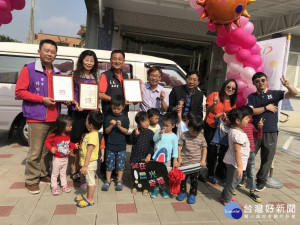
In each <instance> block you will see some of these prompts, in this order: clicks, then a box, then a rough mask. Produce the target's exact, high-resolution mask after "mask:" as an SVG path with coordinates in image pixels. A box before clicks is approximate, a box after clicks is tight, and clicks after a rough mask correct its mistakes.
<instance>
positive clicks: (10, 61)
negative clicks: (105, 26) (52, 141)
mask: <svg viewBox="0 0 300 225" xmlns="http://www.w3.org/2000/svg"><path fill="white" fill-rule="evenodd" d="M38 48H39V46H38V45H32V44H22V43H13V42H0V130H4V131H9V136H10V135H11V134H12V131H13V130H14V129H16V130H17V134H18V138H19V142H20V143H21V144H27V138H28V134H27V126H26V119H25V118H24V117H23V114H22V107H21V105H22V100H16V99H15V86H16V81H17V79H18V76H19V72H20V70H21V69H22V67H23V66H24V65H25V64H27V63H30V62H33V61H35V60H36V59H38V58H39V55H38V54H37V51H38ZM84 50H85V49H82V48H72V47H61V46H58V52H57V57H56V60H55V61H54V65H55V66H56V67H57V68H59V69H60V70H61V72H62V73H63V74H69V73H70V72H71V71H73V70H74V69H75V67H76V63H77V57H78V56H79V55H80V53H81V52H82V51H84ZM92 50H93V51H94V52H95V53H96V55H97V58H98V60H99V70H100V73H99V74H101V72H103V71H106V70H108V69H110V61H109V59H110V53H111V51H104V50H94V49H92ZM125 56H126V57H125V66H124V69H123V70H124V72H126V73H127V74H128V75H129V77H130V78H131V79H132V78H136V79H141V80H142V83H145V82H147V69H148V68H149V67H150V66H152V65H157V66H159V67H160V68H162V71H163V75H162V80H161V83H160V84H161V85H162V86H164V87H165V88H167V89H169V91H171V89H172V88H173V87H174V86H178V85H182V84H185V72H184V71H183V70H182V69H181V68H180V67H179V66H178V65H177V64H176V63H175V62H173V61H171V60H167V59H163V58H157V57H152V56H146V55H139V54H131V53H126V55H125ZM138 111H139V105H130V112H129V119H130V132H131V130H132V129H134V128H135V127H136V124H135V121H134V117H135V114H136V113H137V112H138ZM63 113H66V111H65V110H64V111H63Z"/></svg>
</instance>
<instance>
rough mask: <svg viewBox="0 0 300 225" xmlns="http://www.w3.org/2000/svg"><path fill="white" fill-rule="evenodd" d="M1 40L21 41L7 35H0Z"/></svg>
mask: <svg viewBox="0 0 300 225" xmlns="http://www.w3.org/2000/svg"><path fill="white" fill-rule="evenodd" d="M0 42H20V41H18V40H16V39H13V38H11V37H8V36H5V35H0Z"/></svg>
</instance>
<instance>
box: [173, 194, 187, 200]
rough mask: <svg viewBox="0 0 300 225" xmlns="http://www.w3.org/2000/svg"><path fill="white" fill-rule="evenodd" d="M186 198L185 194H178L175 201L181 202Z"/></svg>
mask: <svg viewBox="0 0 300 225" xmlns="http://www.w3.org/2000/svg"><path fill="white" fill-rule="evenodd" d="M186 197H187V194H186V193H183V192H180V193H179V194H178V195H177V197H176V199H177V200H178V201H183V200H184V199H185V198H186Z"/></svg>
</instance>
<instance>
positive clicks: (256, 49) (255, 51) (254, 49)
mask: <svg viewBox="0 0 300 225" xmlns="http://www.w3.org/2000/svg"><path fill="white" fill-rule="evenodd" d="M250 52H251V54H252V55H258V54H259V52H260V47H259V45H258V44H256V45H254V46H253V47H252V48H251V49H250Z"/></svg>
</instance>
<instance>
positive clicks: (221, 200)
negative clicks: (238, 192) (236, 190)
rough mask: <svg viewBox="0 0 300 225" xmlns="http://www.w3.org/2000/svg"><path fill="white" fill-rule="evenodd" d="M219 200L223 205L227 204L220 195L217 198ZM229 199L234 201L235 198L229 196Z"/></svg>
mask: <svg viewBox="0 0 300 225" xmlns="http://www.w3.org/2000/svg"><path fill="white" fill-rule="evenodd" d="M219 200H220V202H221V203H222V204H223V205H224V206H225V205H226V204H227V203H226V202H225V200H224V198H223V197H222V196H221V197H220V198H219ZM231 201H232V202H236V201H235V199H234V198H233V197H232V198H231Z"/></svg>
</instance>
